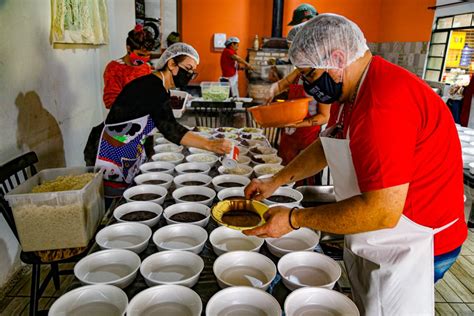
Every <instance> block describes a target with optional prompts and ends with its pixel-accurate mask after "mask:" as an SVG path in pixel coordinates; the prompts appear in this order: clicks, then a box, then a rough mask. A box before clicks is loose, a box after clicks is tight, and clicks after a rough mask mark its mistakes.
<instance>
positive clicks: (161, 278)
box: [140, 250, 204, 287]
mask: <svg viewBox="0 0 474 316" xmlns="http://www.w3.org/2000/svg"><path fill="white" fill-rule="evenodd" d="M203 269H204V261H203V260H202V259H201V257H199V256H198V255H196V254H194V253H192V252H189V251H181V250H169V251H163V252H158V253H155V254H153V255H151V256H148V257H147V258H146V259H145V260H143V262H142V265H141V266H140V273H141V275H142V276H143V278H144V279H145V282H146V284H147V285H148V286H154V285H162V284H177V285H183V286H187V287H193V286H194V285H195V284H196V283H197V281H198V279H199V275H200V274H201V272H202V270H203Z"/></svg>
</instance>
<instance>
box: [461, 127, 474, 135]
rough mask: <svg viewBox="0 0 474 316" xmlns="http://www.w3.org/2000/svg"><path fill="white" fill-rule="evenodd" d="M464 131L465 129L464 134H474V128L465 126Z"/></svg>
mask: <svg viewBox="0 0 474 316" xmlns="http://www.w3.org/2000/svg"><path fill="white" fill-rule="evenodd" d="M462 131H463V133H464V134H467V135H474V130H473V129H470V128H466V127H463V128H462Z"/></svg>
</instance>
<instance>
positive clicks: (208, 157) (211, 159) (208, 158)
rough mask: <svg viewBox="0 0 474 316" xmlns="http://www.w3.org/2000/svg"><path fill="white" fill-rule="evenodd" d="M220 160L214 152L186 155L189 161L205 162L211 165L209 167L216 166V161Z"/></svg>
mask: <svg viewBox="0 0 474 316" xmlns="http://www.w3.org/2000/svg"><path fill="white" fill-rule="evenodd" d="M218 160H219V158H218V157H217V156H216V155H212V154H205V153H202V154H191V155H189V156H187V157H186V161H187V162H198V163H205V164H207V165H209V167H211V168H212V167H214V165H215V164H216V162H217V161H218Z"/></svg>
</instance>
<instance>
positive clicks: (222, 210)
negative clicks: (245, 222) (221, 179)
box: [211, 199, 268, 230]
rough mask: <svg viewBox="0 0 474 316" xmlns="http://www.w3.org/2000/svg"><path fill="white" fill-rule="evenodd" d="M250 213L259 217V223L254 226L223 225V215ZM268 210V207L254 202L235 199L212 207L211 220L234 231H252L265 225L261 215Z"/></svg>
mask: <svg viewBox="0 0 474 316" xmlns="http://www.w3.org/2000/svg"><path fill="white" fill-rule="evenodd" d="M244 210H246V211H251V212H253V213H255V214H257V215H258V216H259V217H260V222H258V224H257V225H254V226H234V225H230V224H227V223H225V222H224V221H223V220H222V217H223V216H224V214H226V213H228V212H230V211H244ZM267 210H268V206H267V205H265V204H263V203H261V202H258V201H254V200H244V199H235V200H224V201H221V202H219V203H217V204H216V205H214V206H213V207H212V210H211V216H212V218H213V219H214V220H215V221H216V222H217V223H219V224H221V225H223V226H226V227H229V228H232V229H236V230H246V229H252V228H255V227H258V226H261V225H263V224H265V219H264V218H263V214H265V212H266V211H267Z"/></svg>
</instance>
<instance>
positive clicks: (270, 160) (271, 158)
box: [252, 154, 283, 165]
mask: <svg viewBox="0 0 474 316" xmlns="http://www.w3.org/2000/svg"><path fill="white" fill-rule="evenodd" d="M252 158H254V159H252V163H253V164H254V165H261V164H277V165H280V164H281V163H282V161H283V159H281V158H280V157H278V156H277V155H276V154H272V155H254V156H252ZM255 159H261V160H263V162H258V161H256V160H255Z"/></svg>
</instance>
